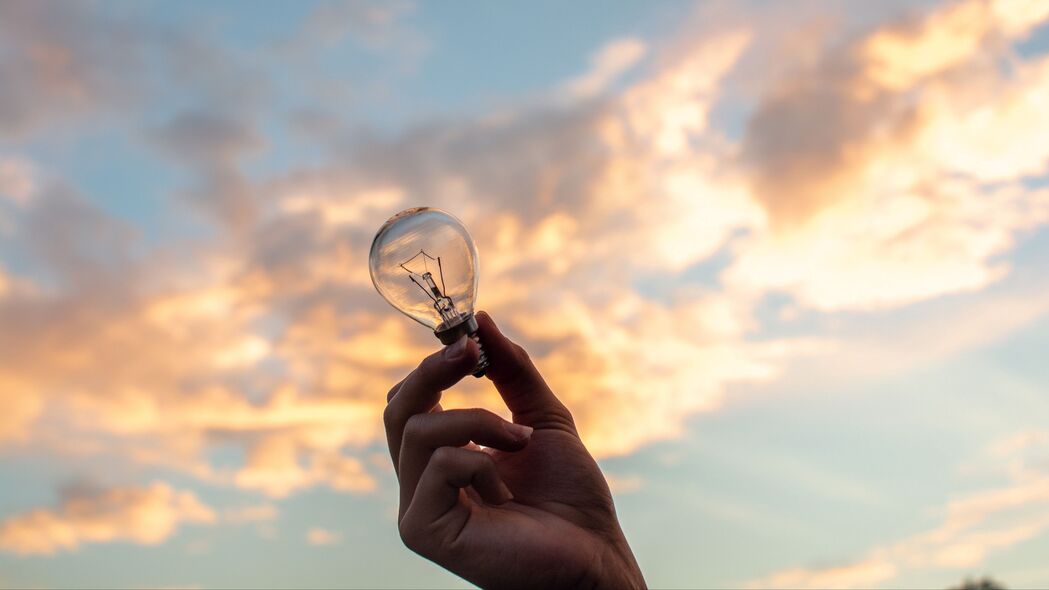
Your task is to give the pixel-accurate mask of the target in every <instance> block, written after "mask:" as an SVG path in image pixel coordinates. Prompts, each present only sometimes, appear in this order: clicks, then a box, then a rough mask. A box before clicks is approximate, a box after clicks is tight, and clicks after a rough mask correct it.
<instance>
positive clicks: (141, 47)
mask: <svg viewBox="0 0 1049 590" xmlns="http://www.w3.org/2000/svg"><path fill="white" fill-rule="evenodd" d="M421 205H428V206H434V207H438V208H441V209H444V210H447V211H449V212H451V213H453V214H455V215H456V216H458V217H459V218H460V219H462V220H463V222H464V223H465V224H466V226H467V227H468V228H469V229H470V231H471V232H472V234H473V236H474V239H475V241H476V244H477V249H478V252H479V254H480V261H481V270H480V292H479V308H480V309H485V310H488V311H489V312H490V313H491V314H492V316H493V317H494V318H495V319H496V320H497V321H498V322H499V323H500V325H501V326H503V327H504V329H505V331H506V332H507V333H508V334H510V335H511V336H512V337H514V338H515V339H517V340H518V341H519V342H521V343H522V345H524V346H525V348H527V349H528V350H529V352H530V353H531V355H532V357H533V359H534V360H535V361H536V364H537V365H538V367H539V368H540V370H541V371H542V372H543V373H544V374H545V375H546V377H547V379H548V381H549V382H550V384H551V385H552V386H553V388H554V390H555V391H556V392H557V393H558V394H559V396H560V397H561V398H562V400H564V401H565V403H566V404H567V405H568V407H569V408H570V409H571V410H572V411H573V413H574V415H575V417H576V421H577V423H578V425H579V428H580V431H581V434H582V437H583V440H584V442H585V443H586V444H587V445H588V447H589V448H590V449H591V451H592V452H593V453H594V454H595V456H597V457H598V458H599V460H600V463H601V465H602V468H603V469H604V471H605V475H606V476H607V477H608V479H609V482H610V484H611V486H612V489H613V491H614V493H615V496H616V502H617V508H618V512H619V516H620V519H621V520H622V524H623V527H624V529H625V531H626V534H627V536H628V538H629V539H630V541H631V544H632V546H633V548H634V551H635V553H636V554H637V557H638V560H639V562H640V564H641V566H642V569H643V570H644V572H645V575H646V577H647V579H648V582H649V584H650V585H652V586H654V587H704V586H713V587H750V588H766V587H794V588H804V587H864V588H866V587H946V586H949V585H951V584H956V583H958V582H960V581H961V580H962V579H963V578H964V577H966V576H979V575H984V574H990V575H993V576H994V577H995V578H996V579H999V580H1000V581H1002V582H1003V583H1005V584H1006V585H1008V586H1009V587H1013V588H1016V587H1046V586H1049V561H1047V560H1046V559H1045V556H1046V555H1049V354H1047V351H1049V272H1047V271H1049V2H1045V1H1042V0H1030V1H1028V0H1000V1H998V2H990V1H986V2H985V1H975V0H966V1H960V2H949V3H946V2H945V3H932V2H901V1H897V0H893V1H883V2H866V1H861V0H856V1H855V2H825V1H816V0H813V1H811V2H807V1H801V0H799V1H792V2H759V1H757V0H753V1H751V2H723V3H719V2H703V3H698V4H694V5H690V4H685V3H683V2H623V3H609V2H606V1H600V0H594V1H587V2H552V1H551V2H545V1H544V2H524V3H516V4H513V5H510V4H501V3H489V2H481V1H465V0H464V1H458V2H428V3H423V2H420V3H411V2H397V1H395V2H387V3H381V4H379V3H376V4H366V3H347V4H339V3H331V4H329V3H316V2H297V3H292V2H284V3H278V2H247V1H245V2H221V3H205V2H178V3H169V4H160V3H153V2H110V3H103V2H98V3H93V2H52V1H39V2H37V1H27V0H24V1H20V0H13V1H4V2H0V407H2V410H0V453H2V456H3V459H2V463H0V487H2V490H3V491H2V492H0V587H27V586H39V587H69V586H138V587H176V586H177V587H184V586H199V587H216V586H218V587H223V586H227V587H228V586H236V587H273V586H276V587H298V586H302V587H332V586H338V587H398V588H403V587H434V586H438V587H465V586H467V585H466V583H465V582H463V581H461V580H459V579H458V578H456V577H454V576H452V575H451V574H448V573H445V572H444V571H443V570H441V569H440V568H438V567H437V566H435V565H432V564H430V563H429V562H426V561H424V560H422V559H420V558H419V557H417V556H415V555H414V554H412V553H411V552H410V551H408V550H407V549H405V548H404V547H403V545H402V544H401V542H400V540H399V538H398V536H397V528H396V498H397V494H396V480H395V477H394V475H393V470H392V468H391V467H390V465H389V457H388V454H387V452H386V449H385V440H384V436H383V432H382V420H381V413H382V408H383V406H384V405H385V397H386V392H387V390H388V389H389V388H390V386H391V385H393V384H394V383H395V382H397V381H398V380H399V379H400V378H401V377H403V376H404V375H405V374H406V373H407V372H408V371H410V370H411V368H412V367H414V366H415V365H416V364H417V363H418V361H419V360H420V359H421V358H422V357H423V356H425V355H426V354H428V353H430V352H432V351H433V350H436V349H437V348H438V347H439V343H438V342H437V340H436V339H435V338H434V337H433V335H432V334H430V333H428V332H427V331H426V330H425V329H424V328H422V327H421V326H419V325H417V324H415V323H414V322H412V321H410V320H408V319H407V318H405V317H404V316H402V315H400V314H398V313H397V312H395V311H394V310H393V309H392V308H390V307H389V306H388V305H387V304H386V302H385V301H383V300H382V298H381V297H380V296H379V295H378V294H377V293H376V292H375V290H374V288H373V287H372V284H371V282H370V280H369V275H368V265H367V257H368V247H369V244H370V242H371V239H372V237H373V235H374V233H375V231H376V230H377V229H378V227H379V226H380V225H381V224H382V222H383V221H384V220H386V219H387V218H388V217H389V216H390V215H392V214H394V213H396V212H397V211H400V210H402V209H405V208H408V207H413V206H421ZM445 399H446V402H445V403H444V405H445V407H469V406H478V405H479V406H484V407H488V408H491V409H499V408H500V406H499V405H498V398H497V396H496V395H495V394H494V392H493V391H492V389H491V387H490V385H489V383H488V382H487V381H485V380H473V379H470V380H469V382H464V383H463V384H462V385H461V386H459V387H457V388H455V389H453V390H451V391H449V392H448V393H447V394H446V398H445Z"/></svg>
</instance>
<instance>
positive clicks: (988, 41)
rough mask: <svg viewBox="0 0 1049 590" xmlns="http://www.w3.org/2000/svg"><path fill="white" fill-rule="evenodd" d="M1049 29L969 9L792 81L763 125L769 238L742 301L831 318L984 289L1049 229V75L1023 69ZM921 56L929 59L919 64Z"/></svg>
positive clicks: (1038, 65) (752, 150)
mask: <svg viewBox="0 0 1049 590" xmlns="http://www.w3.org/2000/svg"><path fill="white" fill-rule="evenodd" d="M1047 18H1049V14H1047V13H1046V11H1045V10H1043V9H1033V8H1030V7H1029V6H1028V5H1027V4H1024V3H1013V2H1008V1H1006V2H991V3H985V2H976V1H973V2H967V3H958V4H951V5H948V6H946V7H941V8H938V9H936V10H933V11H931V12H930V13H928V14H927V15H926V16H924V17H923V18H922V19H920V20H917V21H903V22H902V23H901V24H899V25H897V26H895V27H886V28H883V29H876V30H875V31H873V32H871V33H869V34H867V35H865V36H861V37H859V38H857V39H853V40H852V41H850V42H848V43H846V44H845V45H844V46H843V47H835V48H833V49H832V50H830V51H828V52H827V53H826V54H825V55H824V56H823V57H822V59H820V60H818V61H817V63H816V65H814V66H812V67H811V68H809V69H805V70H803V71H801V72H795V73H792V74H791V75H790V76H789V77H787V78H784V79H783V80H781V81H780V82H778V83H777V84H776V85H775V86H774V87H773V88H772V89H771V90H770V91H769V92H768V93H767V94H766V95H765V97H764V98H763V99H762V101H761V103H760V104H759V105H758V107H757V109H756V111H755V113H754V114H753V115H752V116H751V118H750V121H749V123H748V127H747V132H746V135H745V137H744V140H743V143H742V146H741V147H742V162H743V164H744V169H745V170H746V171H747V175H748V177H749V180H750V187H751V190H752V192H753V195H754V197H755V198H756V199H757V200H758V201H759V202H761V204H762V205H763V207H764V208H765V210H766V212H767V214H768V216H769V228H768V231H759V232H755V233H754V234H752V235H751V236H749V237H748V239H746V240H743V241H742V242H741V243H740V244H739V245H738V248H737V251H736V257H735V260H734V261H733V263H732V265H731V266H730V268H729V269H728V270H727V271H726V273H725V275H724V280H725V282H726V283H727V284H728V285H729V287H730V288H732V289H734V290H738V291H739V292H741V293H754V294H755V295H757V294H761V293H765V292H769V291H773V292H786V293H789V294H791V295H793V296H794V297H795V298H796V299H797V300H798V301H799V303H801V304H802V305H804V306H807V307H812V308H816V309H821V310H827V311H836V310H843V309H876V308H886V307H896V306H901V305H906V304H909V303H913V302H915V301H920V300H924V299H928V298H932V297H937V296H940V295H943V294H948V293H957V292H964V291H973V290H978V289H981V288H983V287H985V286H987V285H989V284H991V283H993V282H995V281H997V280H999V279H1000V278H1001V277H1003V276H1004V275H1005V274H1006V273H1007V272H1008V267H1007V265H1005V264H1002V263H1001V262H999V261H998V257H999V255H1000V254H1002V253H1004V252H1007V251H1008V250H1009V249H1011V248H1012V246H1013V244H1014V241H1015V239H1016V237H1017V236H1019V235H1023V234H1024V233H1026V232H1029V231H1031V230H1033V229H1034V228H1036V227H1038V226H1041V225H1043V224H1044V223H1045V222H1046V220H1047V216H1049V212H1047V201H1046V199H1047V196H1046V193H1045V192H1044V191H1031V190H1030V189H1029V188H1028V186H1027V185H1026V184H1025V183H1024V182H1023V181H1024V179H1025V178H1027V177H1032V176H1041V175H1045V174H1046V173H1047V172H1049V149H1047V148H1046V147H1045V145H1044V142H1041V141H1040V139H1039V138H1040V136H1041V133H1040V132H1039V131H1035V130H1036V129H1037V130H1041V129H1044V128H1045V127H1046V126H1047V125H1049V121H1046V120H1044V118H1043V113H1042V112H1041V111H1039V112H1035V110H1036V108H1035V107H1034V106H1033V105H1035V104H1038V102H1039V100H1040V99H1039V98H1038V97H1041V96H1043V95H1044V94H1045V93H1046V92H1047V89H1049V76H1047V75H1046V73H1047V72H1049V67H1047V64H1049V61H1047V59H1046V58H1033V59H1031V60H1028V61H1023V60H1016V61H1015V63H1014V64H1013V65H1012V66H1010V67H1003V66H1002V65H1001V62H1002V60H1006V59H1010V56H1011V44H1012V43H1014V42H1016V41H1018V40H1020V39H1022V38H1023V35H1025V34H1026V33H1027V32H1028V31H1029V30H1030V29H1031V28H1032V27H1034V26H1035V25H1037V24H1039V23H1041V22H1044V21H1045V20H1046V19H1047ZM915 55H918V56H921V57H920V58H917V59H914V58H913V57H912V56H915Z"/></svg>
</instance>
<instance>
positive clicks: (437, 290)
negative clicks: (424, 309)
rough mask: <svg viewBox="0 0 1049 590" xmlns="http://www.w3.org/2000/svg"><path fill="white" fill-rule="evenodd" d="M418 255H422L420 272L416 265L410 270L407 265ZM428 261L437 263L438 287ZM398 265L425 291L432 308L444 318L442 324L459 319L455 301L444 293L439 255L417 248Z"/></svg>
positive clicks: (442, 270)
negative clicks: (431, 302)
mask: <svg viewBox="0 0 1049 590" xmlns="http://www.w3.org/2000/svg"><path fill="white" fill-rule="evenodd" d="M420 257H422V258H421V260H422V269H421V270H422V272H417V270H419V269H418V266H416V269H417V270H412V269H410V268H408V266H407V265H409V264H411V262H412V261H413V260H416V259H417V258H420ZM428 261H433V262H436V263H437V275H438V276H439V277H440V279H441V286H440V287H438V286H437V282H436V281H434V277H433V273H432V272H430V266H429V262H428ZM400 267H401V268H403V269H404V271H405V272H407V273H408V278H410V279H411V280H412V282H413V283H415V284H416V285H418V286H419V288H420V289H422V290H423V293H426V296H427V297H429V298H430V300H431V301H433V308H434V309H435V310H437V313H438V314H439V315H440V316H441V319H442V320H444V325H446V326H450V325H452V324H453V323H455V322H456V321H458V320H459V318H460V314H459V310H457V309H456V308H455V303H454V302H453V301H452V298H451V297H449V296H448V295H447V294H446V293H445V291H446V290H447V289H446V288H445V286H444V268H442V267H441V257H440V256H438V257H436V258H434V257H433V256H430V255H429V254H427V253H426V252H425V251H424V250H419V253H418V254H416V255H415V256H412V257H411V258H409V259H408V260H405V261H404V262H402V263H401V264H400Z"/></svg>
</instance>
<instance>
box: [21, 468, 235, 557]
mask: <svg viewBox="0 0 1049 590" xmlns="http://www.w3.org/2000/svg"><path fill="white" fill-rule="evenodd" d="M215 520H216V515H215V512H214V510H212V509H211V508H210V507H208V506H207V505H205V504H203V503H201V501H200V500H199V499H198V498H197V496H196V495H195V494H194V493H193V492H189V491H180V490H176V489H173V488H172V487H171V486H169V485H167V484H165V483H162V482H154V483H153V484H151V485H149V486H146V487H142V488H136V487H124V488H112V489H109V490H102V491H84V490H74V491H72V492H70V493H68V494H67V495H66V496H65V497H64V498H63V500H62V503H61V505H60V506H59V507H58V508H56V509H45V508H40V509H36V510H32V511H29V512H24V513H21V514H16V515H14V516H11V517H9V518H7V519H6V520H4V521H3V522H2V523H0V549H3V550H4V551H8V552H12V553H17V554H19V555H38V554H43V555H50V554H53V553H56V552H59V551H75V550H76V549H78V548H79V547H80V546H81V545H83V544H86V543H108V542H113V541H130V542H133V543H138V544H140V545H156V544H159V543H162V542H163V541H165V540H166V539H168V538H169V537H170V536H171V535H173V534H174V533H175V531H176V530H177V529H178V528H179V527H180V526H182V525H183V524H191V523H203V524H209V523H213V522H215Z"/></svg>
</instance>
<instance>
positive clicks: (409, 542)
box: [397, 517, 421, 552]
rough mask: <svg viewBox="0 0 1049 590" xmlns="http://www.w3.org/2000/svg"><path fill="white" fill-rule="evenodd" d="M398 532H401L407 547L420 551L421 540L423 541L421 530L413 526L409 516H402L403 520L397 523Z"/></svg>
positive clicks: (402, 540)
mask: <svg viewBox="0 0 1049 590" xmlns="http://www.w3.org/2000/svg"><path fill="white" fill-rule="evenodd" d="M397 532H398V533H399V534H400V537H401V542H402V543H404V546H405V547H407V548H409V549H411V550H412V551H416V552H417V551H419V542H420V541H421V539H420V535H419V530H418V528H417V527H415V526H412V524H411V523H410V522H409V521H408V518H407V517H405V518H402V519H401V522H399V523H397Z"/></svg>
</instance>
